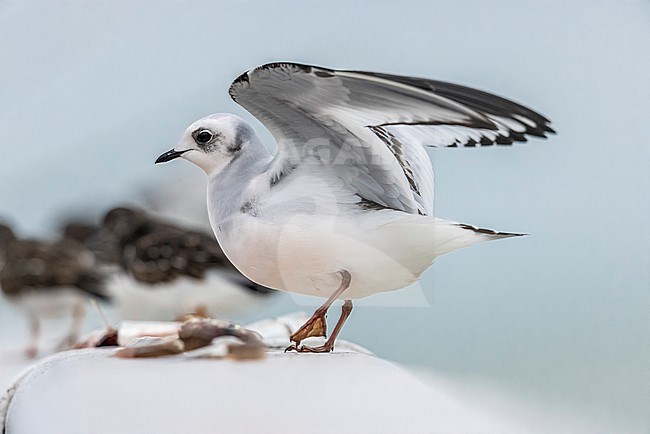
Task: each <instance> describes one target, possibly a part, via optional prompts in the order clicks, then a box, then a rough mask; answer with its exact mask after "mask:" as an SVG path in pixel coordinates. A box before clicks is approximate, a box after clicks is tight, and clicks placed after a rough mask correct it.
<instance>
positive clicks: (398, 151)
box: [370, 126, 422, 197]
mask: <svg viewBox="0 0 650 434" xmlns="http://www.w3.org/2000/svg"><path fill="white" fill-rule="evenodd" d="M370 129H371V130H372V132H373V133H375V134H376V135H377V137H379V138H380V139H381V140H382V141H383V142H384V143H385V144H386V146H388V149H390V151H391V152H392V154H393V155H394V156H395V158H396V159H397V161H398V162H399V165H400V167H401V168H402V171H403V172H404V176H406V179H407V180H408V183H409V186H410V187H411V191H412V192H413V193H414V194H416V195H417V196H418V197H422V193H421V192H420V187H419V186H418V184H417V181H416V180H415V174H414V173H413V168H412V167H411V163H409V161H408V160H407V159H406V158H405V157H404V145H403V144H402V143H401V142H400V141H399V140H397V138H395V136H393V135H392V134H391V133H389V132H388V131H386V130H385V129H383V128H381V127H379V126H376V127H370Z"/></svg>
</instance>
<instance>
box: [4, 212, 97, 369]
mask: <svg viewBox="0 0 650 434" xmlns="http://www.w3.org/2000/svg"><path fill="white" fill-rule="evenodd" d="M0 257H1V260H0V264H2V265H1V269H0V288H1V289H2V293H3V294H4V296H5V298H6V299H7V300H8V301H9V302H11V303H13V304H15V305H16V306H18V307H19V308H21V309H22V310H23V311H25V312H26V314H27V315H28V317H29V320H30V340H29V345H28V347H27V354H28V356H30V357H34V356H36V354H37V353H38V340H39V335H40V324H41V320H42V319H47V318H57V317H61V316H65V315H72V318H73V321H72V327H71V329H70V331H69V332H68V334H67V335H66V337H65V339H64V340H63V341H62V342H61V343H60V345H59V348H60V349H64V348H68V347H70V346H72V345H74V344H75V343H76V341H77V339H78V337H79V332H80V329H81V326H82V323H83V319H84V316H85V304H86V301H87V300H88V298H89V297H97V298H106V294H105V293H104V287H103V285H104V275H103V274H102V273H100V272H98V271H97V270H96V269H95V267H94V258H93V255H92V254H91V253H90V252H88V251H87V250H86V249H85V247H84V246H83V244H81V243H80V242H78V241H76V240H74V239H70V238H66V237H65V236H64V237H61V238H60V239H58V240H57V241H55V242H45V241H40V240H32V239H20V238H18V237H16V236H15V235H14V233H13V231H12V230H11V228H10V227H9V226H7V225H0Z"/></svg>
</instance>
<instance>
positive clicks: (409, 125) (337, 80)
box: [156, 63, 553, 352]
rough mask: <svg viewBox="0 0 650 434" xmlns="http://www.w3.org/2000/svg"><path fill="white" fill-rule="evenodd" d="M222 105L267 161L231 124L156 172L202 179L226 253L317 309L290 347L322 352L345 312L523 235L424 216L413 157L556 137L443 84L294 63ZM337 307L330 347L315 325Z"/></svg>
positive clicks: (195, 130)
mask: <svg viewBox="0 0 650 434" xmlns="http://www.w3.org/2000/svg"><path fill="white" fill-rule="evenodd" d="M230 96H231V97H232V98H233V99H234V100H235V101H236V102H237V103H238V104H240V105H241V106H243V107H244V108H245V109H247V110H248V111H249V112H251V113H252V114H253V115H254V116H255V117H257V118H258V119H259V120H260V121H262V122H263V123H264V125H265V126H266V127H267V128H268V129H269V131H270V132H271V133H272V134H273V136H274V137H275V139H276V141H277V145H278V151H277V153H276V154H275V155H272V154H271V153H270V152H269V150H268V149H267V148H266V147H265V146H264V145H263V144H262V143H261V141H260V140H259V139H258V137H257V136H256V134H255V132H254V131H253V129H252V128H251V126H250V125H248V124H247V123H246V122H244V121H243V120H242V119H240V118H239V117H237V116H235V115H231V114H213V115H211V116H208V117H205V118H203V119H200V120H198V121H196V122H195V123H193V124H192V125H190V126H189V127H188V128H187V130H186V131H185V133H184V134H183V136H182V137H181V139H180V141H179V143H178V145H177V146H176V147H175V148H174V149H172V150H170V151H168V152H166V153H164V154H162V155H161V156H160V157H158V159H157V160H156V163H160V162H165V161H169V160H172V159H175V158H178V157H182V158H185V159H186V160H189V161H191V162H192V163H194V164H196V165H197V166H199V167H200V168H201V169H203V170H204V171H205V172H206V174H207V175H208V212H209V216H210V222H211V225H212V228H213V230H214V233H215V235H216V237H217V239H218V241H219V244H220V245H221V246H222V248H223V251H224V252H225V254H226V255H227V256H228V258H229V259H230V260H231V261H232V262H233V264H235V266H236V267H237V268H238V269H239V270H240V271H241V272H242V273H243V274H244V275H246V276H247V277H248V278H250V279H251V280H253V281H255V282H258V283H260V284H262V285H265V286H269V287H271V288H276V289H281V290H285V291H290V292H295V293H300V294H308V295H315V296H321V297H326V298H327V301H326V302H325V303H324V304H323V305H322V306H321V307H320V308H319V309H318V310H316V312H315V313H314V315H313V316H312V317H311V318H310V319H309V321H307V323H305V324H304V325H303V326H302V327H301V328H300V329H299V330H298V331H296V332H295V333H294V334H293V335H292V336H291V341H292V345H291V346H290V347H289V348H288V349H292V350H296V351H301V352H329V351H331V350H332V349H333V347H334V341H335V339H336V336H337V335H338V333H339V332H340V330H341V327H342V326H343V323H344V322H345V320H346V319H347V317H348V316H349V314H350V312H351V310H352V300H353V299H356V298H361V297H366V296H369V295H372V294H375V293H378V292H382V291H391V290H395V289H399V288H403V287H405V286H407V285H409V284H412V283H414V282H415V281H417V280H418V279H419V277H420V275H421V274H422V273H423V272H424V270H426V269H427V268H428V267H429V266H430V265H431V264H432V263H433V261H434V260H435V258H436V257H438V256H440V255H442V254H444V253H448V252H451V251H454V250H457V249H460V248H462V247H466V246H470V245H472V244H476V243H479V242H483V241H489V240H496V239H500V238H507V237H513V236H518V235H521V234H515V233H506V232H496V231H492V230H489V229H481V228H477V227H474V226H471V225H467V224H460V223H456V222H452V221H447V220H442V219H438V218H434V217H433V170H432V166H431V161H430V159H429V156H428V155H427V153H426V150H425V148H424V146H442V147H464V146H465V147H466V146H489V145H494V144H499V145H509V144H512V143H514V142H523V141H526V136H537V137H545V134H546V133H550V132H553V130H552V129H551V128H550V126H549V121H548V119H546V118H544V117H543V116H541V115H540V114H538V113H536V112H534V111H532V110H530V109H528V108H526V107H523V106H521V105H519V104H516V103H514V102H511V101H508V100H506V99H503V98H501V97H498V96H495V95H491V94H489V93H486V92H482V91H479V90H475V89H470V88H467V87H464V86H459V85H455V84H450V83H444V82H440V81H433V80H426V79H421V78H412V77H403V76H396V75H389V74H380V73H373V72H358V71H338V70H332V69H327V68H321V67H316V66H309V65H300V64H294V63H270V64H267V65H263V66H260V67H258V68H255V69H252V70H250V71H248V72H246V73H244V74H242V75H241V76H239V77H238V78H237V79H236V80H235V81H234V82H233V83H232V85H231V86H230ZM336 299H343V300H345V302H344V304H343V311H342V315H341V318H340V319H339V321H338V323H337V324H336V326H335V328H334V331H333V332H332V333H331V335H330V337H329V338H328V339H327V341H326V342H325V343H324V344H323V345H321V346H318V347H308V346H304V345H303V346H301V345H300V343H301V341H302V340H304V339H306V338H308V337H311V336H326V319H325V314H326V312H327V310H328V309H329V307H330V306H331V304H332V303H333V302H334V301H335V300H336Z"/></svg>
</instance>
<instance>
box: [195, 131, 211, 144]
mask: <svg viewBox="0 0 650 434" xmlns="http://www.w3.org/2000/svg"><path fill="white" fill-rule="evenodd" d="M212 137H213V136H212V133H211V132H210V131H208V130H202V131H199V133H198V134H197V135H196V143H198V144H200V145H205V144H206V143H208V142H210V140H212Z"/></svg>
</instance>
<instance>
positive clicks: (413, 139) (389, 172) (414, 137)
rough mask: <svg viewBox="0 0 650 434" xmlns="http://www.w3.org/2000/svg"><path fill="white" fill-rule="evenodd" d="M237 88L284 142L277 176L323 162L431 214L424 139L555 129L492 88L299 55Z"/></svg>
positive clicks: (518, 136)
mask: <svg viewBox="0 0 650 434" xmlns="http://www.w3.org/2000/svg"><path fill="white" fill-rule="evenodd" d="M230 95H231V96H232V98H233V99H234V100H235V101H236V102H237V103H239V104H240V105H241V106H243V107H244V108H246V109H247V110H248V111H250V112H251V113H252V114H253V115H254V116H255V117H257V118H258V119H259V120H260V121H262V122H263V123H264V124H265V125H266V126H267V128H268V129H269V130H270V131H271V133H272V134H273V135H274V137H275V138H276V140H277V142H278V155H277V156H276V158H275V160H274V163H273V166H274V167H273V174H272V178H271V183H272V184H273V183H274V182H276V183H277V182H278V180H279V179H280V178H282V176H284V175H286V174H287V173H290V172H291V170H293V169H294V168H295V167H297V166H298V165H300V164H304V163H312V164H320V165H323V166H328V167H329V168H330V169H333V170H334V173H335V174H336V176H337V177H338V178H339V179H341V180H342V181H343V182H344V183H345V184H346V186H347V188H349V189H350V190H352V191H353V192H354V193H355V194H357V195H358V196H359V197H360V198H362V199H363V200H365V201H371V202H374V203H376V204H379V205H381V206H385V207H390V208H393V209H397V210H402V211H405V212H409V213H420V214H425V215H431V214H432V210H433V171H432V168H431V162H430V160H429V157H428V155H427V153H426V151H425V150H424V148H423V146H422V145H427V146H452V147H454V146H476V145H477V144H478V145H488V144H494V143H496V144H511V143H513V142H517V141H525V140H526V139H525V136H526V135H537V136H543V135H544V133H545V132H552V130H551V129H550V127H549V125H548V120H546V119H545V118H543V117H542V116H541V115H539V114H537V113H535V112H533V111H531V110H529V109H526V108H525V107H522V106H520V105H518V104H515V103H512V102H510V101H508V100H505V99H503V98H500V97H496V96H494V95H491V94H488V93H485V92H481V91H476V90H473V89H469V88H466V87H462V86H457V85H452V84H448V83H442V82H437V81H431V80H424V79H418V78H411V77H401V76H394V75H388V74H377V73H368V72H358V71H336V70H332V69H326V68H320V67H315V66H308V65H300V64H295V63H271V64H267V65H263V66H260V67H258V68H255V69H253V70H251V71H248V72H247V73H245V74H242V75H241V76H240V77H238V78H237V79H236V80H235V81H234V82H233V84H232V85H231V87H230Z"/></svg>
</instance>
